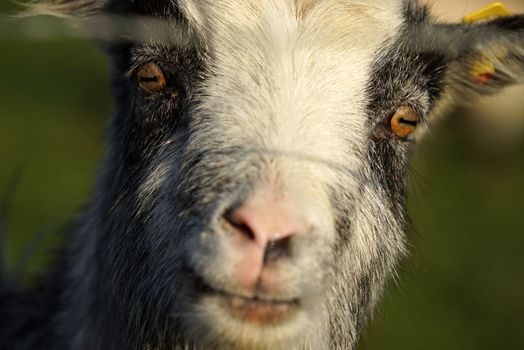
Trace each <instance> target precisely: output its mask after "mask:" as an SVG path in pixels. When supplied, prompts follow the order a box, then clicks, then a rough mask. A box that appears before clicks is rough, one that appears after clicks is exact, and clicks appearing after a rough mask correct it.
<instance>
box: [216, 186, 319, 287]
mask: <svg viewBox="0 0 524 350" xmlns="http://www.w3.org/2000/svg"><path fill="white" fill-rule="evenodd" d="M226 220H227V221H228V222H229V223H230V225H231V230H229V231H232V233H233V235H231V236H227V237H228V238H226V240H227V241H228V242H229V245H230V246H231V247H232V248H233V254H234V256H235V257H234V258H233V260H234V261H236V263H235V271H236V272H235V275H236V278H237V282H239V283H240V285H241V286H242V288H246V289H252V288H254V286H255V285H257V284H258V285H259V286H260V285H267V286H268V287H270V288H271V286H270V285H273V286H274V285H276V284H278V274H277V272H276V271H275V270H273V269H271V268H268V267H267V266H269V265H270V264H271V263H273V262H276V261H278V260H280V259H282V258H284V257H291V256H292V252H291V248H292V245H291V242H292V239H293V238H294V237H295V236H298V235H301V234H304V233H307V231H308V230H309V225H308V223H307V221H306V220H305V218H304V217H303V215H301V212H300V211H299V210H297V206H296V205H292V204H291V202H290V201H289V200H288V199H286V198H284V197H280V196H275V195H273V194H272V193H264V194H259V195H257V196H254V197H253V198H251V199H250V200H248V201H247V202H245V203H244V204H243V205H241V206H240V207H238V208H236V209H235V210H233V211H232V212H230V213H228V214H227V215H226Z"/></svg>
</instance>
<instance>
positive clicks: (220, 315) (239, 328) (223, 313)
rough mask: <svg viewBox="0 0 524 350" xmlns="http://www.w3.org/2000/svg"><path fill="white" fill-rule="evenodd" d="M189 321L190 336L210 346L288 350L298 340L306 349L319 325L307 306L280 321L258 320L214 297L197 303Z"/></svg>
mask: <svg viewBox="0 0 524 350" xmlns="http://www.w3.org/2000/svg"><path fill="white" fill-rule="evenodd" d="M186 322H187V325H186V329H187V330H188V334H187V336H188V337H189V339H190V340H192V342H193V343H197V344H201V346H202V347H203V348H209V349H216V348H218V349H238V350H241V349H254V350H269V349H275V350H280V349H282V350H284V349H294V348H296V347H297V345H298V344H301V345H300V346H298V348H301V349H305V348H306V347H305V343H306V342H307V341H306V339H307V338H308V335H309V334H313V332H311V331H312V329H314V328H315V325H314V323H315V322H314V321H312V315H311V313H310V312H308V311H306V310H303V309H301V310H297V311H296V312H295V313H294V315H293V316H291V317H290V318H288V319H286V320H284V321H282V322H279V323H274V324H255V323H249V322H245V321H243V320H240V319H238V318H235V317H234V316H232V315H231V314H230V313H229V312H228V310H225V309H224V308H223V307H222V306H221V305H220V303H219V302H217V301H216V300H213V299H208V300H206V301H205V302H203V303H202V304H200V305H198V306H196V307H195V312H194V313H192V314H191V316H189V319H187V320H186Z"/></svg>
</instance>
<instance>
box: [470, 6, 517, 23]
mask: <svg viewBox="0 0 524 350" xmlns="http://www.w3.org/2000/svg"><path fill="white" fill-rule="evenodd" d="M507 16H511V12H510V11H509V10H508V8H507V7H506V6H505V5H504V4H503V3H501V2H495V3H493V4H491V5H488V6H486V7H484V8H482V9H480V10H478V11H475V12H473V13H472V14H470V15H467V16H466V17H464V18H463V19H462V21H463V22H464V23H467V24H471V23H475V22H480V21H486V20H489V19H494V18H498V17H507Z"/></svg>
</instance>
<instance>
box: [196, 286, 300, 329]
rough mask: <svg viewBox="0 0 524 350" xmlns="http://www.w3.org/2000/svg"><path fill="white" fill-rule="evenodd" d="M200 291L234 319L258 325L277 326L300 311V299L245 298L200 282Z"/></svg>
mask: <svg viewBox="0 0 524 350" xmlns="http://www.w3.org/2000/svg"><path fill="white" fill-rule="evenodd" d="M199 282H200V291H201V293H202V294H203V295H205V296H206V297H207V298H212V299H214V300H215V302H216V303H217V304H218V305H219V306H220V307H221V308H223V309H225V310H226V311H228V312H229V314H230V315H231V316H233V317H234V318H236V319H238V320H241V321H244V322H248V323H252V324H257V325H277V324H279V323H283V322H285V321H286V320H289V319H291V318H292V317H293V316H294V315H295V314H296V313H297V312H298V311H299V310H300V306H301V303H300V299H298V298H294V299H285V300H277V299H271V298H268V297H262V296H244V295H239V294H233V293H229V292H225V291H222V290H217V289H215V288H213V287H211V286H209V285H208V284H205V283H202V282H203V281H202V280H200V281H199Z"/></svg>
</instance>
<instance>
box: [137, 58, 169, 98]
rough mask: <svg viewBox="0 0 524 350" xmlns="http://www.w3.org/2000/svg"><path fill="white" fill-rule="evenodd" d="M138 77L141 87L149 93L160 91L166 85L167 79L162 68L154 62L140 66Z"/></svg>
mask: <svg viewBox="0 0 524 350" xmlns="http://www.w3.org/2000/svg"><path fill="white" fill-rule="evenodd" d="M137 78H138V84H139V85H140V87H141V88H142V89H143V90H144V91H146V92H149V93H154V92H159V91H161V90H163V89H164V88H165V87H166V79H165V76H164V73H163V72H162V69H161V68H160V67H159V66H158V65H157V64H155V63H152V62H150V63H146V64H144V65H142V66H141V67H140V68H139V70H138V73H137Z"/></svg>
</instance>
